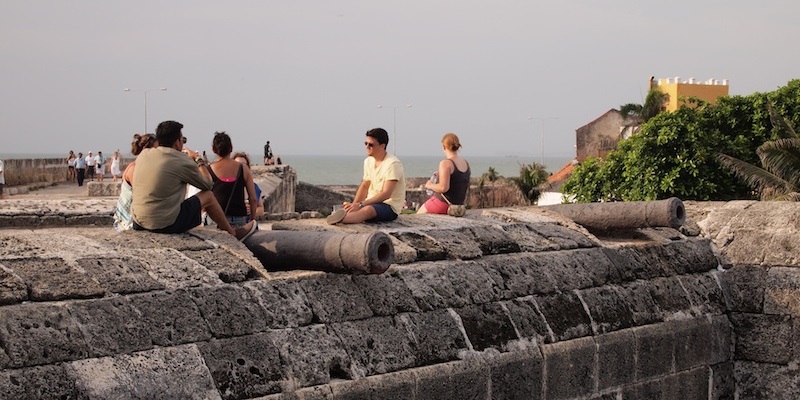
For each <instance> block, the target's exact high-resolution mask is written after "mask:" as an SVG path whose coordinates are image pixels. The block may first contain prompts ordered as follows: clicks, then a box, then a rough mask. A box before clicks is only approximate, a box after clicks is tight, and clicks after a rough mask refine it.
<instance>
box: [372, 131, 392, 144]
mask: <svg viewBox="0 0 800 400" xmlns="http://www.w3.org/2000/svg"><path fill="white" fill-rule="evenodd" d="M367 136H369V137H371V138H375V140H377V141H378V144H389V134H388V133H387V132H386V129H383V128H372V129H370V130H368V131H367Z"/></svg>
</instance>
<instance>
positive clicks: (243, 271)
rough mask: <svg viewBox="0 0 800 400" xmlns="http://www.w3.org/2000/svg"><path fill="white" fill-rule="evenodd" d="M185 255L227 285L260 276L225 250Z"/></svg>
mask: <svg viewBox="0 0 800 400" xmlns="http://www.w3.org/2000/svg"><path fill="white" fill-rule="evenodd" d="M183 254H185V255H186V256H187V257H189V258H191V259H192V260H195V261H197V262H198V263H200V265H202V266H204V267H206V268H208V269H209V270H211V271H213V272H215V273H216V274H217V276H218V277H219V279H220V280H222V281H223V282H225V283H232V282H244V281H246V280H248V279H255V278H257V277H258V276H259V275H258V273H257V272H256V271H255V270H254V269H253V267H252V266H251V265H250V264H248V263H246V262H244V261H242V259H241V258H239V257H236V256H234V255H233V254H231V253H230V252H228V251H225V250H223V249H210V250H187V251H184V252H183Z"/></svg>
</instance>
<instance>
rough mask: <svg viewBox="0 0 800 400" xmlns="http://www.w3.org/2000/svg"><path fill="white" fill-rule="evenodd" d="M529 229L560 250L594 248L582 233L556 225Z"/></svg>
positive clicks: (535, 225) (544, 225)
mask: <svg viewBox="0 0 800 400" xmlns="http://www.w3.org/2000/svg"><path fill="white" fill-rule="evenodd" d="M529 227H530V229H531V230H533V231H534V232H536V234H538V235H539V236H542V237H544V238H545V239H547V240H549V241H550V242H552V243H555V244H556V245H558V247H559V248H560V249H561V250H568V249H577V248H588V247H595V243H594V242H592V240H591V239H589V238H588V237H587V236H586V235H585V234H583V233H582V232H580V231H577V230H573V229H570V228H568V227H565V226H562V225H560V224H557V223H542V224H532V225H529Z"/></svg>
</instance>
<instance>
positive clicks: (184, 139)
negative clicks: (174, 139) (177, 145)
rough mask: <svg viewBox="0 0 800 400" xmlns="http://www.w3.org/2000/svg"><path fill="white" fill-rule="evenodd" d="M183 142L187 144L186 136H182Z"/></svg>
mask: <svg viewBox="0 0 800 400" xmlns="http://www.w3.org/2000/svg"><path fill="white" fill-rule="evenodd" d="M181 142H183V144H186V136H182V137H181Z"/></svg>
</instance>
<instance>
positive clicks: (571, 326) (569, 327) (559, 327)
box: [535, 292, 592, 341]
mask: <svg viewBox="0 0 800 400" xmlns="http://www.w3.org/2000/svg"><path fill="white" fill-rule="evenodd" d="M535 299H536V303H537V304H538V305H539V311H541V313H542V315H544V319H545V320H546V321H547V325H548V326H549V327H550V329H551V330H552V332H553V335H554V339H555V340H556V341H563V340H570V339H575V338H579V337H584V336H589V335H591V334H592V327H591V320H590V319H589V315H588V314H586V310H585V309H584V308H583V304H581V301H580V299H579V298H578V295H576V294H575V293H573V292H566V293H556V294H553V295H549V296H535Z"/></svg>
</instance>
